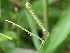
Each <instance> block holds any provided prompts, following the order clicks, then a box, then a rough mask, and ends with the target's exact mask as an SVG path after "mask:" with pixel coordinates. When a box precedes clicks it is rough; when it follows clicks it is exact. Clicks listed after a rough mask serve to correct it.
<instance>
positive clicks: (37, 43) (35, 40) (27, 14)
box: [25, 11, 40, 50]
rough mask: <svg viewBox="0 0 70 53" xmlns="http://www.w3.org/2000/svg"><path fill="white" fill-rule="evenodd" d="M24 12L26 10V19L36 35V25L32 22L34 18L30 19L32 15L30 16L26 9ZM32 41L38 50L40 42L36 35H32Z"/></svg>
mask: <svg viewBox="0 0 70 53" xmlns="http://www.w3.org/2000/svg"><path fill="white" fill-rule="evenodd" d="M25 12H26V16H27V20H28V23H29V26H30V29H31V31H32V33H34V34H36V35H37V36H38V33H37V29H36V25H35V23H34V20H33V19H32V16H30V14H29V13H28V12H27V11H25ZM33 43H34V45H35V47H36V49H37V50H39V47H40V42H39V40H38V39H36V37H33Z"/></svg>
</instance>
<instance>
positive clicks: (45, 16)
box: [43, 0, 48, 36]
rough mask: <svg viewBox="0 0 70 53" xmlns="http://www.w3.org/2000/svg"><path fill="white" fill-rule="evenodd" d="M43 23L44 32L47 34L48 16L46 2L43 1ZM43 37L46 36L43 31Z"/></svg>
mask: <svg viewBox="0 0 70 53" xmlns="http://www.w3.org/2000/svg"><path fill="white" fill-rule="evenodd" d="M43 23H44V26H45V28H46V31H47V32H48V14H47V1H46V0H43ZM43 34H44V36H45V35H47V34H46V33H45V32H44V31H43Z"/></svg>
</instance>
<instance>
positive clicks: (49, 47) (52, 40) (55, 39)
mask: <svg viewBox="0 0 70 53" xmlns="http://www.w3.org/2000/svg"><path fill="white" fill-rule="evenodd" d="M69 9H70V6H68V7H67V9H66V11H65V12H64V13H63V15H62V17H61V19H60V20H59V21H58V23H57V25H56V26H55V27H54V28H53V30H52V32H51V34H50V35H49V37H48V39H47V40H46V41H45V43H44V47H43V49H42V52H44V53H53V51H55V49H56V48H57V47H58V46H59V45H60V44H61V43H62V42H63V41H64V40H65V39H66V38H67V36H68V34H69V33H70V15H69V14H70V10H69Z"/></svg>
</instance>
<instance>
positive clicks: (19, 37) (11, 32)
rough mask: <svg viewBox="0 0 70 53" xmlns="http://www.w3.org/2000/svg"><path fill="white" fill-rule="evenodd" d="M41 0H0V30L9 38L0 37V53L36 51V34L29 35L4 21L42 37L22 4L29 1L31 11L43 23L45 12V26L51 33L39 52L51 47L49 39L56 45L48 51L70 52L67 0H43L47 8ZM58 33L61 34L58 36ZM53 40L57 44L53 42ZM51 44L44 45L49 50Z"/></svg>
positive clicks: (69, 9)
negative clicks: (52, 49)
mask: <svg viewBox="0 0 70 53" xmlns="http://www.w3.org/2000/svg"><path fill="white" fill-rule="evenodd" d="M43 1H44V0H0V33H3V34H5V35H7V36H9V37H12V39H13V40H9V39H8V38H5V37H3V36H0V53H28V52H30V53H31V52H32V53H34V52H35V53H36V51H38V50H39V48H40V44H41V41H40V40H38V39H37V38H36V37H30V36H29V34H28V33H27V32H25V31H23V30H21V29H20V28H18V27H16V26H14V25H12V24H10V23H8V22H5V20H10V21H12V22H14V23H17V24H18V25H20V26H22V27H24V28H25V29H27V30H29V31H31V32H32V33H34V34H36V35H37V36H39V37H41V38H43V33H42V30H41V29H40V27H39V26H38V24H37V23H36V21H35V20H34V19H33V17H32V16H31V14H30V13H29V12H28V10H27V9H26V7H25V3H26V2H30V3H31V5H32V9H33V11H34V12H35V13H36V15H37V16H38V17H39V19H40V20H41V22H42V23H43V24H44V23H45V22H44V16H46V15H47V17H46V19H47V21H46V25H47V27H46V28H47V31H49V33H51V35H50V36H49V39H48V40H47V41H46V43H45V45H44V48H43V51H45V52H43V53H46V52H47V46H48V45H51V47H52V46H53V44H52V43H51V42H53V41H54V42H55V45H56V46H57V45H58V47H56V49H55V50H54V52H52V51H51V52H48V53H70V0H46V6H47V7H44V3H43ZM44 9H46V15H44ZM57 28H58V29H57ZM53 29H54V31H53ZM64 29H65V30H64ZM56 31H57V32H56ZM58 31H59V32H58ZM61 32H62V33H61ZM53 34H55V35H54V36H55V37H57V38H55V37H54V36H53ZM60 34H61V36H60V37H59V35H60ZM62 35H63V36H62ZM52 37H54V38H52ZM57 39H58V40H59V41H57V42H59V43H57V42H56V41H55V40H57ZM49 40H50V41H49ZM51 40H52V41H51ZM54 42H53V43H54ZM45 47H46V48H45ZM51 47H48V48H50V50H51ZM54 47H55V46H54ZM50 50H49V51H50Z"/></svg>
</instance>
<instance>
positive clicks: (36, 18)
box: [25, 2, 46, 31]
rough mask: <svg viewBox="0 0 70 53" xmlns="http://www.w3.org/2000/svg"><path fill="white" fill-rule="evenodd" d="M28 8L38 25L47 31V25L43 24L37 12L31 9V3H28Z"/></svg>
mask: <svg viewBox="0 0 70 53" xmlns="http://www.w3.org/2000/svg"><path fill="white" fill-rule="evenodd" d="M25 5H26V8H27V9H28V11H29V12H30V13H31V15H32V16H33V18H34V20H35V21H36V22H37V23H38V25H39V26H40V27H41V29H42V30H43V31H46V29H45V27H44V26H43V24H42V23H41V22H40V20H39V18H38V17H37V16H36V14H35V13H34V12H33V10H32V9H31V5H30V3H28V2H27V3H26V4H25Z"/></svg>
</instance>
